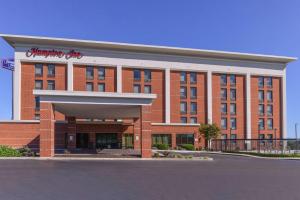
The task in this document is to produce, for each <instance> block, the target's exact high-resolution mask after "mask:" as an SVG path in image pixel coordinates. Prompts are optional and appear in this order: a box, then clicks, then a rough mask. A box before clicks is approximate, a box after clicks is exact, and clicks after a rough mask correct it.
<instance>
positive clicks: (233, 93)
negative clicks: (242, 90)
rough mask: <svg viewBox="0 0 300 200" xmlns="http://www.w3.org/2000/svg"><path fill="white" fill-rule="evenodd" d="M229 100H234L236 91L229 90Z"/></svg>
mask: <svg viewBox="0 0 300 200" xmlns="http://www.w3.org/2000/svg"><path fill="white" fill-rule="evenodd" d="M230 100H231V101H235V100H236V89H230Z"/></svg>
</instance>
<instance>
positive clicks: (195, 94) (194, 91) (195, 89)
mask: <svg viewBox="0 0 300 200" xmlns="http://www.w3.org/2000/svg"><path fill="white" fill-rule="evenodd" d="M190 95H191V99H196V98H197V88H196V87H191V94H190Z"/></svg>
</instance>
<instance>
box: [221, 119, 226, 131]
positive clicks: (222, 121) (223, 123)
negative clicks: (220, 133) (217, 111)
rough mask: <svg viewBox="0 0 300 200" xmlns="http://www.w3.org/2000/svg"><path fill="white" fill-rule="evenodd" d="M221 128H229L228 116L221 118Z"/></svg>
mask: <svg viewBox="0 0 300 200" xmlns="http://www.w3.org/2000/svg"><path fill="white" fill-rule="evenodd" d="M221 128H222V129H227V118H221Z"/></svg>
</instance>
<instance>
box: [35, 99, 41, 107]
mask: <svg viewBox="0 0 300 200" xmlns="http://www.w3.org/2000/svg"><path fill="white" fill-rule="evenodd" d="M40 105H41V103H40V97H35V110H40Z"/></svg>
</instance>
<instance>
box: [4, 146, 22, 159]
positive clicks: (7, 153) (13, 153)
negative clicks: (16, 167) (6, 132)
mask: <svg viewBox="0 0 300 200" xmlns="http://www.w3.org/2000/svg"><path fill="white" fill-rule="evenodd" d="M20 156H22V154H21V153H20V152H19V151H18V150H16V149H13V148H11V147H8V146H3V145H0V157H20Z"/></svg>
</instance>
